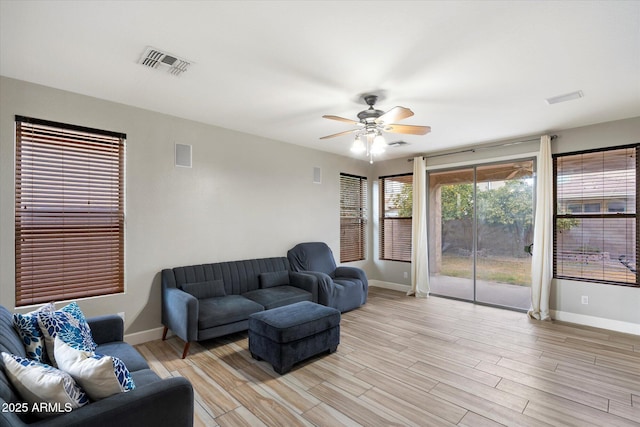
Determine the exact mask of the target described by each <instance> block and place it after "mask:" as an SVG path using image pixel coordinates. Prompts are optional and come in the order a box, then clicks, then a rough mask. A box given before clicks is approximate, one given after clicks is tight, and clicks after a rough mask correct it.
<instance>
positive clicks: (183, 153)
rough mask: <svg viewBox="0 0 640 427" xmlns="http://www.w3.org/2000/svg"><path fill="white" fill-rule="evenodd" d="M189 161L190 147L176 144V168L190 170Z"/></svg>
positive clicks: (190, 158) (190, 155)
mask: <svg viewBox="0 0 640 427" xmlns="http://www.w3.org/2000/svg"><path fill="white" fill-rule="evenodd" d="M191 160H192V154H191V145H187V144H176V166H177V167H181V168H190V167H191Z"/></svg>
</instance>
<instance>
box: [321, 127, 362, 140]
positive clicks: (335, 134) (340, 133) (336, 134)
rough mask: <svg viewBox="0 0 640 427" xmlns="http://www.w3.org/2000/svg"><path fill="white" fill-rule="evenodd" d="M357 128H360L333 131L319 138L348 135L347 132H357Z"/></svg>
mask: <svg viewBox="0 0 640 427" xmlns="http://www.w3.org/2000/svg"><path fill="white" fill-rule="evenodd" d="M359 130H360V129H352V130H345V131H344V132H338V133H334V134H333V135H327V136H323V137H321V138H320V139H329V138H335V137H336V136H342V135H348V134H350V133H355V132H358V131H359Z"/></svg>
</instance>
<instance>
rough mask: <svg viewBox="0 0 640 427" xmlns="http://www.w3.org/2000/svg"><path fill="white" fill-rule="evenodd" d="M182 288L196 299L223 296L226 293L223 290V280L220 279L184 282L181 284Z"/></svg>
mask: <svg viewBox="0 0 640 427" xmlns="http://www.w3.org/2000/svg"><path fill="white" fill-rule="evenodd" d="M182 290H183V291H185V292H186V293H188V294H191V295H193V296H194V297H196V298H198V299H205V298H214V297H223V296H225V295H227V293H226V292H225V290H224V281H222V280H207V281H205V282H196V283H185V284H184V285H182Z"/></svg>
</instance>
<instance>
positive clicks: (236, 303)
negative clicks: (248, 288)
mask: <svg viewBox="0 0 640 427" xmlns="http://www.w3.org/2000/svg"><path fill="white" fill-rule="evenodd" d="M263 310H264V307H263V306H262V305H260V304H258V303H256V302H254V301H251V300H250V299H247V298H245V297H243V296H240V295H227V296H224V297H218V298H208V299H204V300H200V304H199V308H198V329H200V330H202V329H208V328H214V327H216V326H221V325H226V324H228V323H234V322H240V321H242V320H247V319H248V318H249V316H250V315H251V314H253V313H257V312H258V311H263Z"/></svg>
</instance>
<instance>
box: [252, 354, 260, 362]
mask: <svg viewBox="0 0 640 427" xmlns="http://www.w3.org/2000/svg"><path fill="white" fill-rule="evenodd" d="M251 357H253V358H254V359H256V360H257V361H261V360H262V358H261V357H260V356H258V355H257V354H255V353H251Z"/></svg>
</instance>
